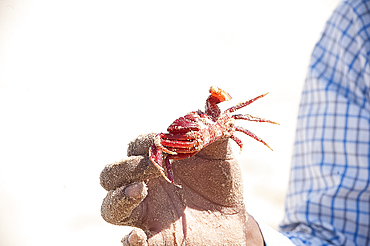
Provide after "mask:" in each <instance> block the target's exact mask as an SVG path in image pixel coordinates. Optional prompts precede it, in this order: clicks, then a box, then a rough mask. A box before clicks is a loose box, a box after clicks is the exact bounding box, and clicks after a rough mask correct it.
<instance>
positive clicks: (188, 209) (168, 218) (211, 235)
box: [100, 134, 263, 246]
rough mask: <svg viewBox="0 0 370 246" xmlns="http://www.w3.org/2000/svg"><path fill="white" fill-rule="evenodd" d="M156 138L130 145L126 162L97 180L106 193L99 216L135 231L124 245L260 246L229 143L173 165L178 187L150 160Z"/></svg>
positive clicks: (109, 167)
mask: <svg viewBox="0 0 370 246" xmlns="http://www.w3.org/2000/svg"><path fill="white" fill-rule="evenodd" d="M154 136H155V134H148V135H142V136H139V137H138V138H137V139H135V140H134V141H132V142H131V143H130V144H129V147H128V151H127V155H128V156H129V157H128V158H126V159H123V160H121V161H119V162H116V163H113V164H110V165H107V166H106V167H105V168H104V170H103V171H102V173H101V175H100V183H101V185H102V186H103V187H104V189H106V190H107V191H108V194H107V196H106V197H105V199H104V201H103V204H102V208H101V213H102V217H103V218H104V219H105V220H106V221H107V222H109V223H112V224H115V225H126V226H133V227H136V228H135V229H134V230H133V231H132V232H131V233H130V234H129V235H127V236H126V237H124V238H123V239H122V243H123V245H130V246H133V245H263V238H262V235H261V232H260V230H259V227H258V224H257V223H256V222H255V220H254V219H253V218H252V217H251V216H250V215H249V214H248V213H247V212H246V211H245V207H244V203H243V193H242V192H243V191H242V190H243V185H242V174H241V170H240V168H239V165H238V163H237V161H236V160H235V159H234V155H233V153H232V150H231V146H230V144H229V141H228V139H222V140H219V141H217V142H215V143H213V144H211V145H209V146H207V147H206V148H204V149H203V150H202V151H200V152H199V153H198V154H197V155H195V156H193V157H191V158H188V159H184V160H179V161H173V171H174V179H175V181H176V182H177V183H178V184H180V185H181V186H182V188H178V187H176V186H174V185H173V184H171V183H168V182H167V181H166V180H165V179H164V178H163V177H162V176H161V175H160V173H159V171H158V170H157V169H156V167H155V166H154V165H153V164H152V163H151V161H150V160H149V157H148V149H149V147H150V146H151V144H152V143H153V138H154Z"/></svg>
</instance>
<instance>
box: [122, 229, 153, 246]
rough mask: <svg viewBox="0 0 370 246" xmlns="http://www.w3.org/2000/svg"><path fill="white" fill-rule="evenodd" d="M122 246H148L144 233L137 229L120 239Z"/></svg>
mask: <svg viewBox="0 0 370 246" xmlns="http://www.w3.org/2000/svg"><path fill="white" fill-rule="evenodd" d="M121 242H122V244H123V246H148V242H147V236H146V234H145V232H144V231H143V230H141V229H139V228H134V229H133V230H132V231H131V232H130V233H129V234H128V235H126V236H125V237H124V238H122V241H121Z"/></svg>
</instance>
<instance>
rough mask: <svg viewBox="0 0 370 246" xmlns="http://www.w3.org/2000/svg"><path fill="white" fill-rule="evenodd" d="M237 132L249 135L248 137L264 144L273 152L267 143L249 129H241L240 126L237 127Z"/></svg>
mask: <svg viewBox="0 0 370 246" xmlns="http://www.w3.org/2000/svg"><path fill="white" fill-rule="evenodd" d="M235 131H238V132H243V133H245V134H247V135H248V136H250V137H252V138H254V139H255V140H257V141H258V142H261V143H263V144H264V145H265V146H266V147H267V148H269V149H270V150H272V149H271V147H270V146H269V145H268V144H267V143H266V142H265V141H263V140H262V139H261V138H259V137H257V136H256V135H255V134H254V133H253V132H251V131H249V130H247V129H244V128H242V127H240V126H236V127H235Z"/></svg>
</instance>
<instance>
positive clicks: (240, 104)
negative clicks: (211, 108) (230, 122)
mask: <svg viewBox="0 0 370 246" xmlns="http://www.w3.org/2000/svg"><path fill="white" fill-rule="evenodd" d="M267 94H269V93H268V92H267V93H265V94H262V95H260V96H258V97H255V98H253V99H251V100H248V101H244V102H241V103H238V104H237V105H235V106H233V107H231V108H228V109H226V110H225V113H232V112H235V111H236V110H238V109H241V108H244V107H245V106H248V105H249V104H251V103H253V102H255V101H256V100H258V99H260V98H262V97H264V96H266V95H267Z"/></svg>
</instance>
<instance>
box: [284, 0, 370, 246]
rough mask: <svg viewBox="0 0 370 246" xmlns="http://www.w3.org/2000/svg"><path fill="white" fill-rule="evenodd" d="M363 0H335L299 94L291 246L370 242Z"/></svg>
mask: <svg viewBox="0 0 370 246" xmlns="http://www.w3.org/2000/svg"><path fill="white" fill-rule="evenodd" d="M369 54H370V0H369V1H360V0H350V1H342V2H341V3H340V4H339V5H338V7H337V8H336V10H335V11H334V12H333V14H332V16H331V17H330V19H329V20H328V22H327V23H326V26H325V29H324V31H323V33H322V36H321V38H320V40H319V42H318V43H317V45H316V46H315V48H314V50H313V53H312V59H311V63H310V66H309V70H308V75H307V79H306V82H305V86H304V90H303V93H302V100H301V105H300V110H299V116H298V127H297V132H296V139H295V145H294V154H293V160H292V168H291V177H290V183H289V189H288V194H287V198H286V213H285V217H284V219H283V221H282V223H281V225H280V229H281V231H283V234H284V235H286V236H287V237H289V238H290V239H291V240H292V242H293V243H294V244H296V245H370V179H369V171H370V165H369V164H370V163H369V161H370V103H369V102H370V101H369V96H370V93H369V90H370V64H369Z"/></svg>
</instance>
